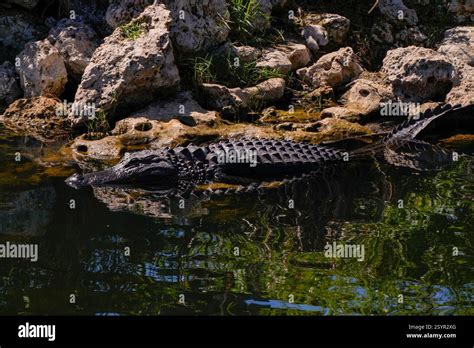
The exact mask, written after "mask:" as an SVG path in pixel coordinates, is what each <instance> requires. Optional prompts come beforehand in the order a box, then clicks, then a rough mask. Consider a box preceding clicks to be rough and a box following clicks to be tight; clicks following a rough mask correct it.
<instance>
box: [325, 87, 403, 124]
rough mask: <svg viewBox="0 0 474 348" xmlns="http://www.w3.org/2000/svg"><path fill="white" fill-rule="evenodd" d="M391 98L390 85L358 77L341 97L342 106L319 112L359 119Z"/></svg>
mask: <svg viewBox="0 0 474 348" xmlns="http://www.w3.org/2000/svg"><path fill="white" fill-rule="evenodd" d="M378 80H381V79H378ZM393 98H394V96H393V94H392V91H391V89H390V87H389V86H387V85H386V84H384V83H382V82H381V81H377V80H375V79H374V80H371V79H369V78H359V79H357V80H355V81H354V83H353V85H352V86H351V88H350V89H349V90H348V91H347V92H346V93H344V95H343V96H342V97H341V102H343V104H344V107H341V106H336V107H331V108H327V109H325V110H323V111H322V112H321V117H323V118H326V117H333V118H340V119H346V120H349V121H360V120H361V118H362V117H364V116H367V115H370V114H372V113H375V112H377V111H379V110H380V107H381V104H382V103H385V102H388V101H390V100H392V99H393Z"/></svg>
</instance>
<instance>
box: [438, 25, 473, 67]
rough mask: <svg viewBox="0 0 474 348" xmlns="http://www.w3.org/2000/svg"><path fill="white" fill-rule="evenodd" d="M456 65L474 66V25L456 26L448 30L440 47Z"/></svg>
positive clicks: (439, 50)
mask: <svg viewBox="0 0 474 348" xmlns="http://www.w3.org/2000/svg"><path fill="white" fill-rule="evenodd" d="M438 52H440V53H443V54H445V55H447V56H448V57H450V58H451V59H452V60H453V63H454V64H455V65H456V66H459V65H463V64H468V65H470V66H474V27H456V28H453V29H449V30H446V31H445V33H444V39H443V41H441V43H440V44H439V47H438Z"/></svg>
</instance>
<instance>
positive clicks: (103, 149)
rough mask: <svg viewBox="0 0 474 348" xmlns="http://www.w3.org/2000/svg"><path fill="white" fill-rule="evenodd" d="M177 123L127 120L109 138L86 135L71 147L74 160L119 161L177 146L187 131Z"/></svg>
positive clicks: (117, 126) (116, 126) (80, 137)
mask: <svg viewBox="0 0 474 348" xmlns="http://www.w3.org/2000/svg"><path fill="white" fill-rule="evenodd" d="M188 128H189V127H188V126H185V125H184V124H182V123H181V122H180V121H178V120H171V121H169V122H159V121H155V120H149V119H147V118H143V117H139V118H126V119H123V120H121V121H119V122H117V123H116V125H115V128H114V129H113V130H112V134H111V135H110V136H105V137H99V138H98V139H96V138H90V136H89V135H87V134H84V135H81V136H79V137H78V138H76V139H75V140H74V142H73V144H72V145H71V148H72V153H73V157H74V159H75V160H76V161H77V162H79V163H87V162H88V161H90V160H94V161H101V160H118V159H120V158H121V157H122V155H123V154H124V153H125V152H127V151H130V150H132V149H133V150H139V149H145V148H150V146H154V147H155V148H160V147H165V146H171V145H176V141H177V139H178V138H179V137H180V136H182V135H183V134H184V132H186V130H187V129H188Z"/></svg>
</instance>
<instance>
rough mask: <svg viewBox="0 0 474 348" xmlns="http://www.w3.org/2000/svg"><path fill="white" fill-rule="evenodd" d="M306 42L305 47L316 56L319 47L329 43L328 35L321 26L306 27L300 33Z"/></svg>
mask: <svg viewBox="0 0 474 348" xmlns="http://www.w3.org/2000/svg"><path fill="white" fill-rule="evenodd" d="M301 35H303V37H304V38H305V40H306V46H308V48H309V49H310V50H311V52H313V53H314V54H316V53H317V52H318V51H319V50H320V47H321V46H326V45H327V44H328V43H329V40H328V33H327V31H326V29H324V28H323V27H322V26H321V25H307V26H305V27H304V28H303V31H302V33H301Z"/></svg>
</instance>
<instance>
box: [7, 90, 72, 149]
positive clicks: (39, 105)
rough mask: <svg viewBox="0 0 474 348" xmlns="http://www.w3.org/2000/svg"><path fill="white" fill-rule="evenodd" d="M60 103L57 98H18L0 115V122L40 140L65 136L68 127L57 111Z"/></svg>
mask: <svg viewBox="0 0 474 348" xmlns="http://www.w3.org/2000/svg"><path fill="white" fill-rule="evenodd" d="M61 105H62V104H61V102H60V101H59V100H58V99H54V98H48V97H33V98H25V99H18V100H17V101H15V102H13V103H12V104H11V105H10V106H9V107H8V109H7V110H5V112H4V114H3V115H2V116H0V122H1V123H3V124H4V125H5V126H6V127H7V128H9V129H12V130H14V131H15V132H17V133H19V134H24V135H30V136H33V137H35V138H37V139H39V140H41V141H55V140H57V139H58V138H66V137H67V136H68V135H69V133H68V131H69V127H68V123H67V120H66V118H65V117H64V116H62V115H61V114H60V113H58V109H59V108H60V107H61Z"/></svg>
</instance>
